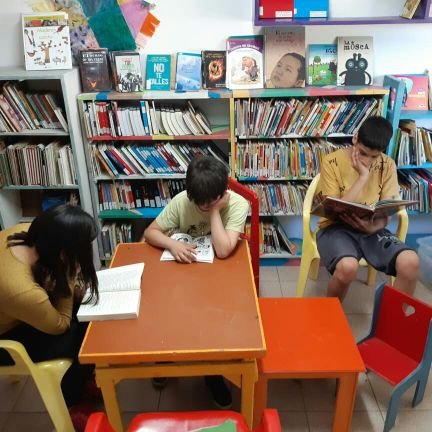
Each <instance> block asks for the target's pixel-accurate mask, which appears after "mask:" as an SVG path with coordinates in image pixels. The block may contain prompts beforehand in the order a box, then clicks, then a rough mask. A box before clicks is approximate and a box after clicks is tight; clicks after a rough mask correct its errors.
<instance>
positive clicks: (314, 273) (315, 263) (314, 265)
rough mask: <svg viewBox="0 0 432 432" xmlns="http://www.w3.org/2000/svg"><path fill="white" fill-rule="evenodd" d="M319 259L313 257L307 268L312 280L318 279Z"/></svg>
mask: <svg viewBox="0 0 432 432" xmlns="http://www.w3.org/2000/svg"><path fill="white" fill-rule="evenodd" d="M319 265H320V260H319V259H318V258H315V259H313V260H312V262H311V265H310V270H309V277H310V278H311V279H313V280H317V279H318V271H319Z"/></svg>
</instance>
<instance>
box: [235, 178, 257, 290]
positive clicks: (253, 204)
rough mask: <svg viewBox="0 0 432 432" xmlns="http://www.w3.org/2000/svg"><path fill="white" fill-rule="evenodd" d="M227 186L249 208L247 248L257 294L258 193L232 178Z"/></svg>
mask: <svg viewBox="0 0 432 432" xmlns="http://www.w3.org/2000/svg"><path fill="white" fill-rule="evenodd" d="M228 187H229V188H230V189H231V190H233V191H234V192H236V193H238V194H239V195H241V196H242V197H243V198H245V199H247V200H248V201H249V203H250V208H251V230H250V238H249V248H250V254H251V261H252V270H253V274H254V279H255V287H256V290H257V293H258V294H259V203H258V195H257V194H256V193H255V192H254V191H253V190H251V189H249V188H247V187H246V186H243V185H242V184H240V183H239V182H237V181H236V180H234V179H233V178H231V177H229V178H228Z"/></svg>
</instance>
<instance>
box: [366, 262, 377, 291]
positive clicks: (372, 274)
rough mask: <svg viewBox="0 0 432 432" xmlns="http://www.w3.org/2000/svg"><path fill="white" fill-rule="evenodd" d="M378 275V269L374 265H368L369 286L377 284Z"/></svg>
mask: <svg viewBox="0 0 432 432" xmlns="http://www.w3.org/2000/svg"><path fill="white" fill-rule="evenodd" d="M376 275H377V271H376V270H375V269H374V268H373V267H372V266H368V272H367V284H368V285H369V286H375V281H376Z"/></svg>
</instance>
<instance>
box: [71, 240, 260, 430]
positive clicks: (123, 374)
mask: <svg viewBox="0 0 432 432" xmlns="http://www.w3.org/2000/svg"><path fill="white" fill-rule="evenodd" d="M161 254H162V251H161V250H159V249H156V248H153V247H152V246H149V245H148V244H144V243H128V244H122V245H120V246H118V248H117V250H116V254H115V256H114V259H113V263H112V265H113V266H120V265H125V264H134V263H138V262H142V261H144V262H145V268H144V274H143V278H142V285H141V294H142V295H141V303H140V313H139V317H138V318H137V319H132V320H116V321H95V322H92V323H90V325H89V327H88V330H87V333H86V337H85V339H84V341H83V344H82V346H81V351H80V354H79V359H80V362H81V363H93V364H96V382H97V384H98V386H99V387H100V388H101V390H102V395H103V398H104V403H105V408H106V411H107V414H108V418H109V420H110V423H111V424H112V425H113V427H114V428H115V430H116V431H121V430H123V425H122V420H121V414H120V407H119V404H118V400H117V396H116V392H115V385H116V384H117V383H118V382H119V381H121V380H123V379H131V378H150V377H171V376H204V375H224V376H225V377H226V378H227V379H229V380H230V381H231V382H233V383H234V384H235V385H238V386H239V387H240V388H241V395H242V405H241V410H242V414H243V415H244V417H245V419H246V420H247V422H248V423H249V425H251V423H252V416H253V394H254V384H255V381H256V380H257V378H258V369H257V365H256V359H257V358H258V357H262V356H264V354H265V342H264V336H263V331H262V325H261V319H260V314H259V309H258V299H257V297H256V292H255V284H254V279H253V273H252V267H251V264H250V259H249V250H248V246H247V242H246V241H241V242H240V243H239V245H238V247H237V248H236V250H235V251H234V253H233V254H232V255H231V256H230V257H229V258H228V259H225V260H219V259H215V261H214V262H213V264H203V263H194V264H179V263H176V262H167V261H163V262H161V261H160V256H161ZM161 362H165V363H161Z"/></svg>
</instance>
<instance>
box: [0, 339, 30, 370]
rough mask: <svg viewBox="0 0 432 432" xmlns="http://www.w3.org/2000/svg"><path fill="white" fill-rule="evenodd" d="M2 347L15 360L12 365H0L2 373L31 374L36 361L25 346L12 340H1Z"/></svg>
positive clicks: (0, 345)
mask: <svg viewBox="0 0 432 432" xmlns="http://www.w3.org/2000/svg"><path fill="white" fill-rule="evenodd" d="M0 348H2V349H4V350H6V351H7V352H8V353H9V355H10V356H11V357H12V359H13V361H14V362H15V364H14V365H11V366H0V375H31V374H32V372H33V368H34V363H33V362H32V361H31V359H30V357H29V355H28V354H27V351H26V349H25V348H24V346H23V345H22V344H21V343H19V342H16V341H12V340H0Z"/></svg>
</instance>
